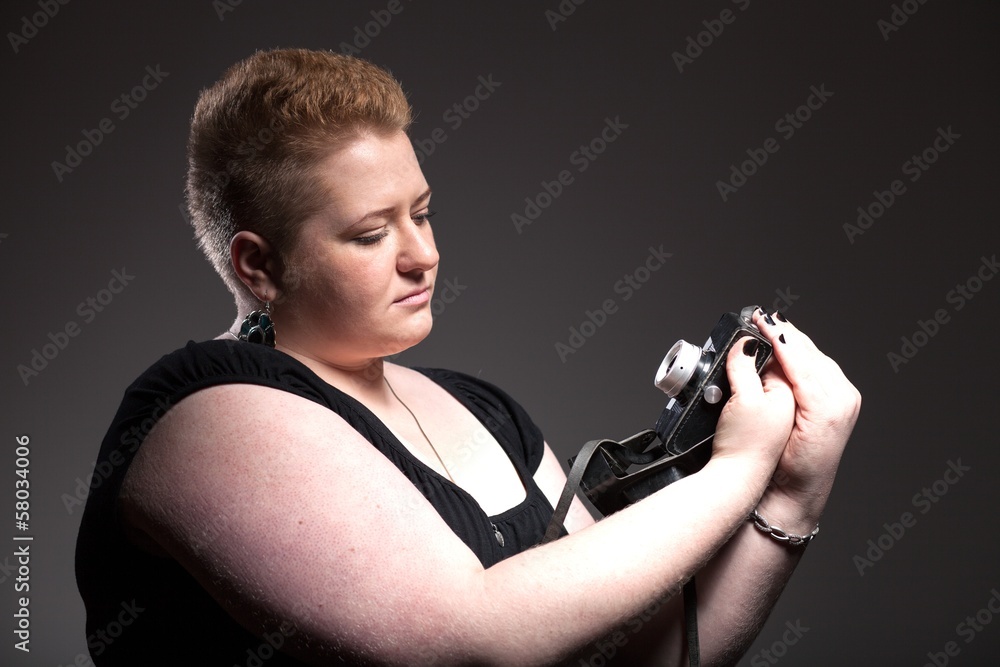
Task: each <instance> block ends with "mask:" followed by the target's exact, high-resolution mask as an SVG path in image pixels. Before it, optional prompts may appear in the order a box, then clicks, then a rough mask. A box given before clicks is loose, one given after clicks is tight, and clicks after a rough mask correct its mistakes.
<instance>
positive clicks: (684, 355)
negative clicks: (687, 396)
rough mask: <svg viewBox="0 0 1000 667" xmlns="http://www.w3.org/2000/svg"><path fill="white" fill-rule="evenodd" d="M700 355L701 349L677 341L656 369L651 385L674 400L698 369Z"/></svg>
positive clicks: (683, 341) (682, 341) (685, 342)
mask: <svg viewBox="0 0 1000 667" xmlns="http://www.w3.org/2000/svg"><path fill="white" fill-rule="evenodd" d="M701 354H702V349H701V348H700V347H698V346H697V345H692V344H691V343H689V342H687V341H685V340H679V341H677V342H676V343H674V346H673V347H671V348H670V351H669V352H667V356H665V357H663V361H662V362H661V363H660V367H659V368H658V369H656V377H655V378H654V380H653V384H655V385H656V386H657V387H658V388H659V389H660V391H662V392H663V393H665V394H666V395H667V396H669V397H670V398H675V397H676V396H677V395H678V394H680V393H681V391H683V389H684V387H686V386H687V383H688V382H689V381H690V380H691V376H692V375H694V372H695V371H696V370H697V369H698V362H699V361H700V360H701Z"/></svg>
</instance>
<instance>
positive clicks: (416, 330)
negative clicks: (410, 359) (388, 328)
mask: <svg viewBox="0 0 1000 667" xmlns="http://www.w3.org/2000/svg"><path fill="white" fill-rule="evenodd" d="M433 326H434V320H433V318H432V317H431V315H430V311H428V313H427V320H426V322H420V323H419V324H418V323H413V325H412V326H408V327H406V331H405V332H397V334H396V338H395V340H393V342H392V343H391V344H390V346H389V347H390V350H391V351H389V352H388V353H386V354H385V355H384V356H392V355H394V354H400V353H401V352H404V351H406V350H408V349H410V348H411V347H415V346H416V345H419V344H420V343H421V342H422V341H423V340H424V339H425V338H427V336H429V335H430V333H431V329H432V328H433Z"/></svg>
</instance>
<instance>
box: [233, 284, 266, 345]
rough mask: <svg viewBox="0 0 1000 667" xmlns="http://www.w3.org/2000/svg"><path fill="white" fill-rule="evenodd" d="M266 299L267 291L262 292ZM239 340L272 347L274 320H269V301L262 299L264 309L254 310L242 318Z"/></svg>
mask: <svg viewBox="0 0 1000 667" xmlns="http://www.w3.org/2000/svg"><path fill="white" fill-rule="evenodd" d="M264 298H265V299H267V293H265V294H264ZM237 338H239V339H240V340H243V341H247V342H248V343H263V344H264V345H267V346H268V347H274V322H273V321H272V320H271V302H270V301H266V300H265V301H264V310H255V311H253V312H252V313H250V314H249V315H247V316H246V317H245V318H244V319H243V324H241V325H240V333H239V335H238V336H237Z"/></svg>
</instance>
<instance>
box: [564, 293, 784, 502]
mask: <svg viewBox="0 0 1000 667" xmlns="http://www.w3.org/2000/svg"><path fill="white" fill-rule="evenodd" d="M756 308H757V307H756V306H747V307H746V308H744V309H743V310H742V311H740V313H738V314H737V313H726V314H725V315H723V316H722V318H721V319H720V320H719V322H718V324H716V325H715V328H713V329H712V332H711V334H709V337H708V340H707V341H705V344H704V345H703V346H701V347H698V346H696V345H692V344H691V343H688V342H686V341H684V340H679V341H677V342H676V343H675V344H674V345H673V347H671V348H670V351H669V352H667V355H666V356H665V357H664V358H663V362H662V363H661V364H660V367H659V369H657V372H656V377H655V379H654V384H655V385H656V386H657V387H658V388H659V389H661V390H662V391H663V392H664V393H666V394H667V395H668V396H669V397H670V400H669V401H668V402H667V405H666V407H664V408H663V411H662V413H661V414H660V417H659V419H658V420H657V421H656V426H655V427H654V428H653V429H651V430H646V431H642V432H641V433H638V434H636V435H634V436H632V437H631V438H628V439H626V440H623V441H621V442H615V441H613V440H603V441H600V442H599V443H598V444H597V446H596V450H595V451H594V452H593V454H591V456H592V458H590V460H589V462H587V464H586V469H585V471H584V473H583V476H582V478H581V480H580V487H581V488H582V489H583V491H584V493H585V494H586V495H587V498H588V499H589V500H590V501H591V502H592V503H593V504H594V506H595V507H596V508H597V509H598V510H599V511H600V512H601V513H602V514H604V515H608V514H611V513H612V512H616V511H618V510H620V509H622V508H623V507H627V506H628V505H631V504H632V503H634V502H637V501H639V500H641V499H642V498H645V497H646V496H648V495H650V494H651V493H653V492H655V491H657V490H659V489H661V488H663V487H664V486H666V485H668V484H671V483H673V482H675V481H677V480H678V479H681V478H682V477H685V476H687V475H690V474H692V473H694V472H697V471H698V470H700V469H701V468H702V467H703V466H704V465H705V464H706V463H707V462H708V460H709V458H711V455H712V438H713V437H714V435H715V427H716V425H717V424H718V422H719V416H720V415H721V414H722V408H723V406H724V405H725V404H726V401H727V400H729V397H730V396H731V394H732V390H731V388H730V386H729V378H728V375H727V372H726V358H727V357H728V355H729V350H730V349H732V347H733V346H734V345H737V344H743V339H745V338H747V337H752V338H755V339H757V340H758V341H759V344H758V347H757V353H756V359H755V365H756V368H757V372H758V373H759V372H760V371H761V370H762V369H763V367H764V364H766V363H767V361H768V360H769V359H770V358H771V351H772V349H771V344H770V343H769V342H768V341H767V340H765V339H764V337H763V335H761V333H760V331H759V330H758V329H757V327H756V326H755V325H754V324H753V321H752V317H753V312H754V310H756ZM656 440H659V442H656ZM570 463H571V465H572V463H573V460H571V462H570ZM633 466H640V468H638V469H637V470H635V471H631V472H630V468H632V467H633Z"/></svg>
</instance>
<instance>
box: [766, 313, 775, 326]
mask: <svg viewBox="0 0 1000 667" xmlns="http://www.w3.org/2000/svg"><path fill="white" fill-rule="evenodd" d="M764 321H765V322H767V323H768V324H770V325H771V326H772V327H773V326H774V318H773V317H771V316H770V315H768V314H767V313H765V314H764Z"/></svg>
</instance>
